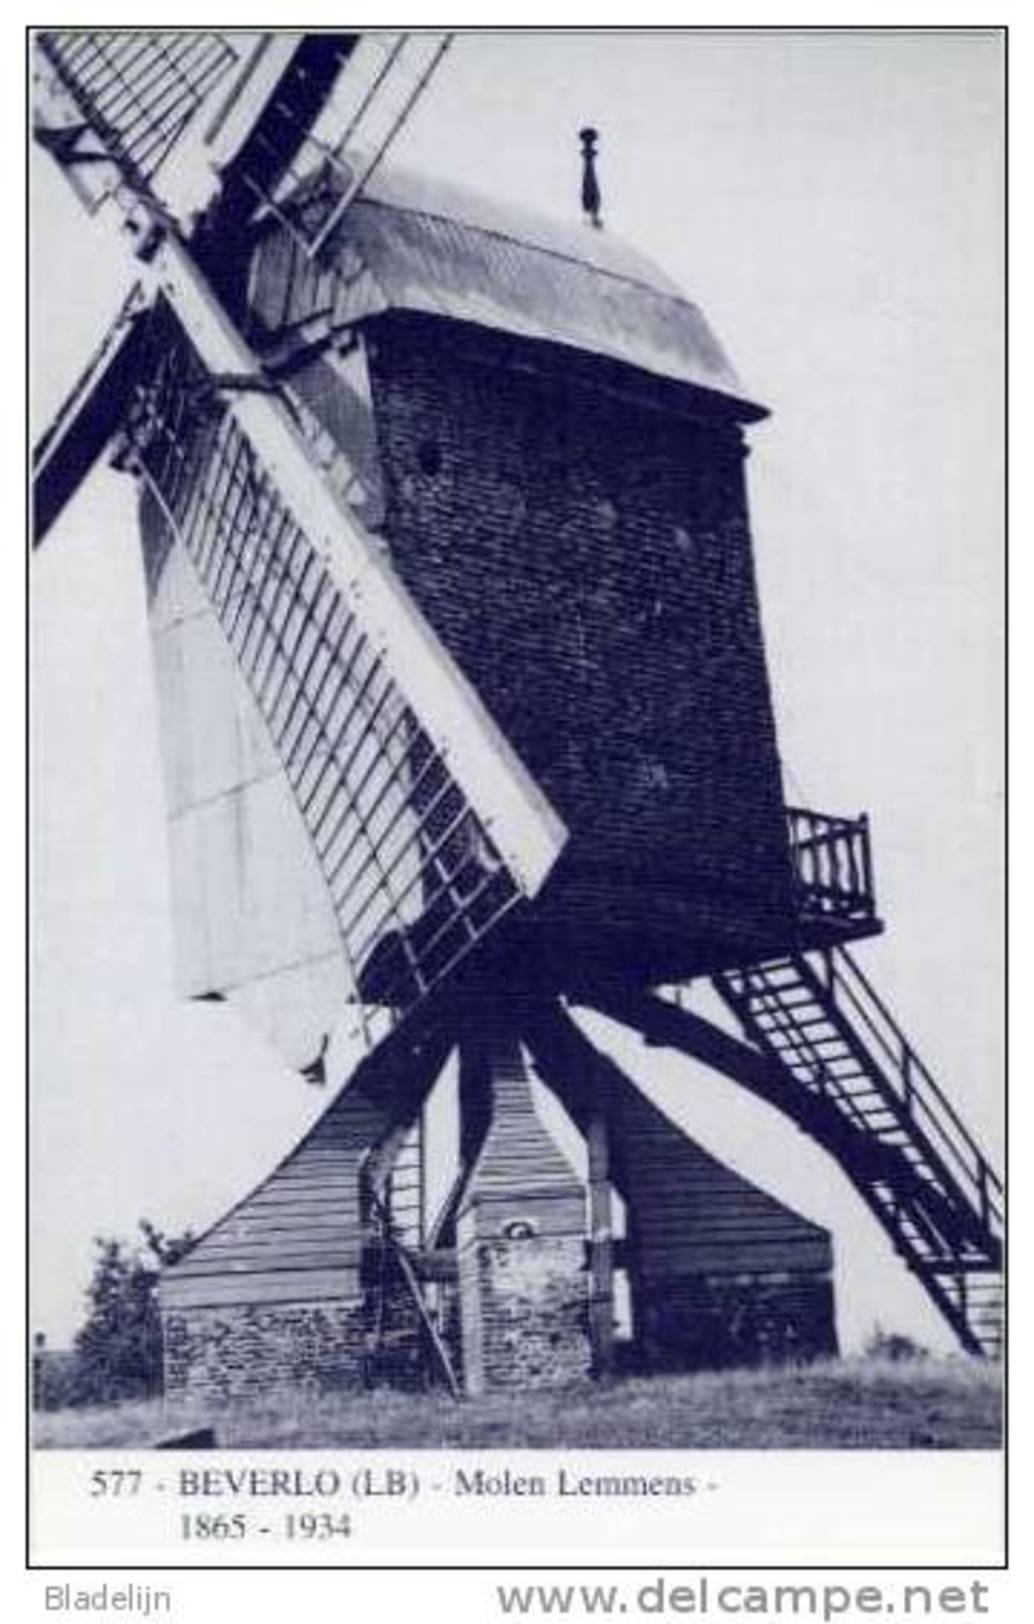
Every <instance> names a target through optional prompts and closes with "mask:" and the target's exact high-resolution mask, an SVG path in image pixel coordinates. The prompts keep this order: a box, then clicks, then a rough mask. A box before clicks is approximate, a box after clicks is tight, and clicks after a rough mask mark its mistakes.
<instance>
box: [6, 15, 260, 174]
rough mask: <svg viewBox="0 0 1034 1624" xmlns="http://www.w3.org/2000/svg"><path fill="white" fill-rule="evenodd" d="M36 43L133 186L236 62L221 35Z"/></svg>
mask: <svg viewBox="0 0 1034 1624" xmlns="http://www.w3.org/2000/svg"><path fill="white" fill-rule="evenodd" d="M37 38H38V43H39V47H40V50H41V51H42V52H43V54H44V56H45V57H46V58H47V59H48V61H49V62H50V64H51V66H52V67H53V68H54V69H55V71H56V72H57V74H58V75H59V77H60V79H61V81H62V83H63V84H64V85H65V87H66V89H67V90H68V91H69V92H70V93H71V95H72V97H73V99H74V101H75V102H76V104H77V106H78V107H79V108H80V110H81V112H82V113H83V116H84V117H85V119H86V120H87V122H88V123H89V124H90V125H92V126H93V128H94V129H95V130H96V131H97V133H98V134H99V135H100V136H101V137H102V139H103V141H104V143H105V146H106V147H107V149H108V153H109V155H110V156H111V157H112V158H114V159H116V160H117V161H118V162H119V164H120V166H122V168H123V170H124V171H125V173H126V174H127V176H128V177H129V178H130V179H132V180H134V181H136V182H137V183H138V184H139V183H141V182H142V183H145V184H146V183H148V182H150V181H151V180H152V179H153V178H154V176H155V174H156V173H157V171H158V169H159V168H160V167H161V165H162V164H163V163H164V161H165V159H166V158H167V157H168V156H169V154H170V152H171V151H172V149H173V147H174V146H175V145H176V143H177V141H178V140H179V139H180V136H181V135H182V134H183V132H184V130H185V129H186V127H187V125H188V124H189V123H190V121H191V119H192V118H193V117H194V114H195V113H196V112H197V110H198V108H199V107H200V106H201V104H202V102H203V101H204V100H205V99H206V97H207V96H208V94H209V92H210V91H211V90H213V89H214V88H215V86H216V85H217V84H218V83H219V81H220V80H221V79H222V78H223V77H224V76H225V75H226V74H227V73H229V71H230V70H231V68H233V67H234V66H235V64H236V63H237V61H238V52H237V51H236V49H235V48H234V46H233V45H232V44H231V43H230V40H229V38H228V37H227V36H226V35H225V34H215V33H194V32H190V33H179V32H169V33H140V32H137V31H135V30H134V31H118V30H108V31H105V32H79V31H75V32H71V31H70V32H51V33H45V34H40V35H38V36H37Z"/></svg>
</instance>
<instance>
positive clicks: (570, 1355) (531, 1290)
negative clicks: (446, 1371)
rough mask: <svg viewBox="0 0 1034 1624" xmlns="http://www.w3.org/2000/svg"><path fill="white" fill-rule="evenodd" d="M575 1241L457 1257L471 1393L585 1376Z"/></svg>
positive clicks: (470, 1251)
mask: <svg viewBox="0 0 1034 1624" xmlns="http://www.w3.org/2000/svg"><path fill="white" fill-rule="evenodd" d="M584 1254H585V1246H584V1242H583V1240H582V1239H581V1237H580V1236H569V1235H565V1236H545V1237H536V1238H534V1239H524V1240H520V1241H511V1240H494V1239H492V1240H480V1241H475V1242H474V1243H473V1244H471V1245H469V1246H468V1247H466V1248H465V1249H464V1251H463V1252H462V1254H461V1256H460V1267H459V1272H460V1294H461V1298H462V1301H463V1305H464V1327H463V1366H464V1378H465V1386H466V1389H467V1391H468V1392H470V1393H479V1392H483V1391H485V1390H487V1389H497V1390H498V1389H510V1390H514V1389H516V1390H520V1391H527V1390H528V1389H529V1388H535V1387H561V1386H564V1385H565V1384H567V1383H568V1382H572V1381H577V1380H579V1379H581V1378H582V1377H584V1376H587V1375H588V1374H589V1369H590V1365H591V1354H590V1347H589V1336H588V1280H587V1276H586V1274H585V1272H584Z"/></svg>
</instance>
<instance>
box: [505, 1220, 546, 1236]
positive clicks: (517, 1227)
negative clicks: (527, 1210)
mask: <svg viewBox="0 0 1034 1624" xmlns="http://www.w3.org/2000/svg"><path fill="white" fill-rule="evenodd" d="M537 1234H538V1225H537V1224H536V1223H535V1222H534V1220H533V1219H531V1218H510V1219H508V1220H507V1222H506V1223H505V1224H504V1225H503V1235H504V1237H505V1238H506V1239H507V1240H508V1241H530V1240H531V1239H532V1237H533V1236H535V1235H537Z"/></svg>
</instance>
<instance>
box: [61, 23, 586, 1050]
mask: <svg viewBox="0 0 1034 1624" xmlns="http://www.w3.org/2000/svg"><path fill="white" fill-rule="evenodd" d="M147 38H148V40H149V39H150V38H151V36H147ZM121 49H122V48H121V47H120V50H121ZM163 51H164V47H163V46H159V47H157V56H156V65H157V63H159V62H160V63H162V64H164V61H165V57H164V55H163V54H162V53H163ZM45 54H46V55H47V58H48V60H49V61H50V62H51V64H52V65H53V66H55V67H56V69H57V71H58V74H59V77H60V79H61V82H62V84H63V85H64V86H65V88H66V89H67V88H69V86H70V84H72V82H73V81H74V85H73V95H74V100H75V102H76V104H77V106H78V108H79V110H80V112H81V113H82V114H84V115H85V116H87V118H88V120H89V121H90V123H91V126H92V133H93V136H94V137H95V138H96V139H98V140H99V141H100V142H102V143H103V144H104V150H105V152H106V153H107V155H108V158H109V160H110V166H111V168H112V169H113V171H114V172H115V173H116V174H117V175H118V177H119V179H118V184H116V185H113V186H112V187H111V188H110V189H109V192H110V195H113V196H114V197H115V198H116V199H117V201H118V203H119V204H120V205H121V208H122V211H123V213H124V214H125V215H126V216H127V218H128V221H129V224H130V227H131V228H135V232H136V236H137V240H138V241H140V240H141V239H143V240H144V248H143V257H144V259H145V261H146V265H145V268H144V274H143V278H142V279H143V281H144V282H145V284H146V285H147V286H148V287H149V289H150V293H151V297H152V300H153V310H152V313H151V314H150V316H149V317H148V319H147V333H146V340H145V342H144V347H143V353H142V354H141V355H140V356H139V357H138V360H137V374H136V384H135V387H134V389H133V391H132V403H131V407H130V410H129V416H128V421H127V424H126V435H125V447H124V453H123V455H124V456H125V457H127V458H128V460H129V461H130V463H131V465H132V466H133V467H134V468H135V469H136V470H137V471H138V473H139V474H140V476H141V478H142V480H143V481H144V483H145V485H146V488H147V491H148V493H149V497H150V499H151V501H152V503H154V504H155V505H156V506H157V508H158V509H159V510H160V513H161V516H162V519H163V522H164V523H165V524H166V525H167V526H168V529H169V531H170V532H171V535H172V536H173V537H174V538H175V540H176V542H177V543H178V545H179V546H180V547H182V549H183V551H184V552H185V554H186V555H187V556H188V557H189V558H190V560H191V562H192V565H193V567H194V569H195V571H196V574H197V577H198V579H199V581H200V583H201V585H202V587H203V589H204V592H205V594H206V597H207V599H208V601H209V603H210V605H211V607H212V609H213V610H214V612H215V615H216V617H217V618H218V621H219V624H220V626H221V628H222V632H223V634H224V636H225V639H226V641H227V643H228V645H229V647H230V648H231V649H232V650H233V652H234V655H235V658H236V661H237V665H238V668H239V671H240V673H241V674H242V675H243V677H244V679H245V681H246V682H247V684H248V687H249V689H250V691H251V695H252V697H253V699H254V701H255V703H256V704H257V706H258V709H259V712H260V713H261V715H262V717H263V719H264V722H265V724H266V726H267V727H268V729H269V732H270V736H271V738H272V739H273V741H274V743H275V747H276V750H277V753H278V756H279V759H280V762H281V764H282V768H283V771H284V773H285V775H286V777H287V779H288V781H289V782H290V784H291V787H292V790H293V793H294V797H295V801H296V804H297V808H298V810H299V812H300V814H301V820H302V824H303V825H304V831H305V833H307V836H308V840H309V842H310V845H311V849H312V851H313V853H314V854H315V857H316V861H317V863H318V865H319V868H320V871H321V873H322V875H323V879H324V882H325V884H326V887H327V891H328V894H329V896H330V898H331V903H332V907H333V912H334V917H335V919H336V923H337V929H338V933H339V939H340V944H341V950H342V954H343V958H344V961H345V963H346V964H347V966H348V970H349V977H350V987H351V994H350V996H351V999H352V1000H353V1002H354V1004H355V1007H356V1009H357V1012H358V1013H357V1022H358V1025H359V1026H360V1027H361V1029H362V1031H363V1034H364V1036H365V1037H366V1038H367V1040H368V1041H371V1042H372V1041H374V1040H375V1038H376V1036H377V1035H378V1033H379V1032H380V1031H382V1030H383V1029H384V1028H385V1026H386V1024H389V1023H390V1022H391V1021H392V1020H393V1019H394V1018H395V1017H396V1016H397V1015H398V1014H400V1013H405V1012H406V1011H408V1010H410V1009H412V1008H413V1007H414V1006H415V1005H416V1004H418V1003H420V1002H421V1001H422V1000H423V999H424V998H425V997H427V995H428V994H429V993H430V992H431V991H432V990H433V989H434V988H436V987H437V986H438V985H439V984H440V983H441V982H442V981H443V980H444V979H445V978H446V977H447V976H449V975H450V974H451V973H452V971H453V970H454V969H456V967H457V966H458V965H459V964H460V963H461V962H462V961H463V960H464V959H466V957H467V956H468V954H469V953H470V951H471V949H472V948H474V947H475V946H477V945H478V944H479V943H480V942H481V940H482V939H483V938H484V936H485V935H486V933H487V932H488V931H489V930H490V929H491V928H492V927H493V926H494V925H495V924H496V923H497V922H498V921H499V920H500V919H501V918H502V917H503V916H504V915H506V914H507V913H509V912H510V910H511V909H512V908H513V907H514V906H515V905H516V904H517V903H518V902H519V901H520V899H521V898H522V897H525V896H530V895H534V894H535V892H536V891H537V890H538V889H539V887H540V886H541V884H542V883H543V881H544V879H545V877H546V875H547V874H548V872H549V870H550V869H551V867H552V865H553V863H554V861H555V859H556V857H557V855H558V853H559V850H560V847H561V845H562V843H563V840H564V830H563V826H562V824H561V823H560V821H559V819H558V818H557V817H556V815H555V813H554V812H553V811H552V808H551V807H550V806H549V805H548V803H547V802H546V800H545V798H544V797H543V796H542V794H541V792H540V791H539V790H538V789H537V787H536V786H535V785H534V783H533V781H532V780H531V779H530V777H529V776H528V775H527V773H526V772H525V771H524V769H523V767H522V766H521V763H520V762H519V760H518V758H517V757H516V755H515V754H514V752H513V751H512V749H511V748H510V747H509V745H508V744H507V742H506V740H505V738H504V737H503V735H502V734H501V733H500V732H499V730H498V728H497V727H496V726H495V724H494V723H493V722H492V720H491V718H490V717H489V716H488V713H487V712H486V711H485V710H484V707H483V706H482V705H481V703H480V701H479V700H478V698H477V696H476V694H475V693H474V691H473V690H472V689H471V688H470V687H469V685H468V684H467V682H466V681H465V679H464V678H463V677H462V676H461V675H460V673H459V671H458V669H457V668H456V667H455V665H454V664H453V662H452V661H451V659H450V657H449V656H448V655H447V654H446V652H445V650H444V649H443V648H442V646H441V645H440V643H439V642H438V640H437V638H436V637H435V635H434V633H433V632H432V631H431V630H430V628H429V627H428V625H427V624H426V622H425V621H424V620H423V618H422V617H421V615H420V613H419V611H418V610H417V609H416V608H415V606H414V604H413V603H412V601H411V600H410V599H409V597H408V595H407V594H406V592H405V590H404V589H403V588H402V586H401V585H400V583H399V582H398V581H397V579H395V578H394V577H393V575H392V574H391V573H390V571H389V570H387V569H386V567H385V566H384V564H383V562H382V561H381V560H380V558H379V557H378V556H377V553H376V550H375V549H374V547H372V546H371V543H370V541H369V538H368V537H367V536H365V535H364V534H363V533H362V530H361V527H360V526H359V525H358V524H357V522H356V520H355V518H354V517H353V516H352V514H351V513H350V511H349V510H348V508H347V506H346V505H345V504H344V503H342V502H341V500H340V499H339V498H338V497H337V496H336V495H335V493H334V491H333V490H332V489H331V488H330V486H329V485H328V483H327V482H326V481H325V479H324V478H323V474H322V471H321V469H320V468H319V466H318V464H317V463H316V462H315V461H314V459H313V457H312V455H311V452H310V449H309V448H308V446H307V445H306V444H305V442H304V440H303V438H302V436H301V434H300V433H299V430H298V427H297V424H296V422H295V421H294V420H292V417H291V416H290V415H289V413H288V411H287V410H286V409H285V408H284V406H283V404H282V403H281V401H280V400H279V399H275V398H274V395H275V389H274V386H272V385H271V384H270V383H269V382H268V380H267V379H265V377H264V375H263V373H262V371H261V368H260V366H259V364H258V362H257V360H256V358H255V357H254V355H253V354H252V352H251V350H250V349H249V347H248V346H247V344H246V343H245V342H244V340H243V338H242V337H241V335H240V333H239V332H238V331H237V330H236V328H235V327H234V325H233V323H232V321H231V320H230V319H229V317H228V316H227V314H226V312H225V310H224V309H223V308H222V307H221V306H220V303H219V301H218V300H217V299H216V298H215V297H214V295H213V294H212V292H211V290H210V287H209V285H208V283H207V281H206V279H205V275H204V273H203V272H202V270H201V269H200V267H199V266H198V264H197V263H196V261H195V260H194V258H193V257H192V256H191V254H190V253H189V252H188V251H187V250H186V248H185V247H184V245H183V243H182V241H181V240H180V237H179V233H178V231H177V230H176V228H175V227H174V226H172V225H170V223H169V221H168V219H167V215H166V212H165V210H164V209H163V208H162V207H161V206H160V205H159V204H158V203H157V202H156V201H155V199H154V197H153V194H152V192H151V191H150V189H149V187H150V181H151V180H152V178H153V175H154V173H155V169H154V168H152V167H151V159H152V158H153V157H154V155H155V153H156V152H157V150H158V148H157V145H148V146H146V147H144V146H136V145H134V144H133V141H134V138H135V126H134V125H133V123H132V121H129V122H128V123H117V122H116V111H117V110H120V109H121V107H122V103H121V102H115V101H114V100H113V99H111V95H110V91H109V87H108V83H107V80H105V81H104V85H103V89H104V95H105V97H107V98H108V99H105V100H103V101H102V102H101V101H98V100H97V96H98V94H99V93H98V91H97V90H96V88H95V86H94V82H93V81H92V80H90V81H86V80H84V78H83V74H84V62H85V61H86V60H87V58H86V54H85V51H80V50H79V49H78V47H77V46H75V45H70V44H68V43H59V44H55V42H54V40H53V39H50V40H49V41H48V42H47V44H46V46H45ZM99 55H100V57H101V59H102V61H103V62H104V64H105V67H106V68H107V66H108V64H109V61H110V51H106V50H101V51H100V53H99ZM199 57H200V53H199ZM89 60H90V61H91V62H92V61H93V58H89ZM117 61H118V64H119V70H120V72H121V73H122V75H123V76H125V75H126V74H127V73H128V72H129V68H130V64H129V63H128V61H127V60H126V58H125V56H124V55H120V56H119V57H118V58H117ZM140 71H142V69H141V70H140ZM213 71H214V70H213ZM191 105H192V107H193V109H194V111H196V106H197V101H196V99H195V101H194V102H193V103H192V104H191ZM183 127H184V126H183V125H182V124H181V125H180V126H178V127H177V128H178V132H180V131H182V128H183ZM169 128H170V130H171V125H170V126H169ZM172 139H173V138H172V137H171V135H170V137H169V140H170V142H171V140H172ZM155 141H157V136H155ZM164 150H166V151H167V150H168V149H167V148H166V149H164ZM141 210H142V211H143V220H142V222H141ZM188 335H189V336H188ZM213 990H223V989H221V988H215V989H213Z"/></svg>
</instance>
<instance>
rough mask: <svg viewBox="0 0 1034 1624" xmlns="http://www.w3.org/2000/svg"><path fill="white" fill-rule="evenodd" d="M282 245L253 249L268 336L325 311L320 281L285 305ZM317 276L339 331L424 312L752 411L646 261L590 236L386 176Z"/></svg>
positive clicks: (384, 172) (471, 196) (711, 341)
mask: <svg viewBox="0 0 1034 1624" xmlns="http://www.w3.org/2000/svg"><path fill="white" fill-rule="evenodd" d="M278 236H279V234H278V233H275V232H274V233H273V234H272V235H271V236H270V237H267V238H266V239H265V241H264V243H263V244H262V245H260V247H259V251H258V260H257V275H256V276H255V278H254V280H253V289H254V298H255V304H256V307H257V309H258V312H259V314H260V315H262V316H263V319H264V320H265V321H266V322H267V325H270V326H271V327H273V329H274V330H275V329H276V328H279V327H283V326H287V325H293V324H295V323H297V322H303V321H306V320H307V319H309V318H310V317H311V316H313V315H315V314H316V313H317V312H318V311H319V310H321V309H325V308H326V303H327V286H326V279H325V278H324V277H316V276H312V275H310V276H298V275H295V274H291V276H290V284H291V286H290V289H289V290H288V292H287V293H286V296H285V294H284V292H283V287H282V279H283V273H284V267H283V260H282V258H281V257H280V256H281V255H282V253H283V246H284V245H283V239H282V238H280V239H279V243H278ZM298 252H300V250H298ZM324 262H325V263H326V264H328V265H334V266H336V267H337V268H338V272H339V274H338V277H337V278H336V280H337V283H338V286H337V288H336V291H335V292H334V294H333V299H334V312H333V314H334V320H335V321H336V322H352V321H358V320H361V319H363V318H364V317H369V316H373V315H376V314H378V313H382V312H384V311H387V310H410V311H420V312H423V313H426V314H431V315H437V316H445V317H449V318H451V319H452V320H455V321H464V322H469V323H474V324H476V325H479V326H483V327H490V328H495V329H498V330H502V331H505V332H509V333H513V334H516V335H518V336H520V337H526V338H533V339H539V340H545V341H548V342H552V343H556V344H563V345H567V346H569V347H572V348H575V349H578V350H581V351H585V352H588V353H590V354H594V355H603V356H606V357H608V358H609V359H612V360H616V361H623V362H625V363H627V364H629V365H632V366H635V367H638V368H640V369H642V370H644V371H646V372H650V373H653V374H655V375H657V376H660V377H664V378H669V379H672V380H674V381H676V382H679V383H686V384H691V385H695V386H696V387H698V388H704V389H708V390H711V391H714V392H716V393H718V394H722V395H725V396H728V397H731V398H733V399H735V400H738V401H741V402H742V401H747V397H745V395H744V391H743V387H742V385H741V384H740V381H739V379H738V378H737V376H736V373H735V372H734V370H733V368H732V365H731V364H730V362H729V360H728V358H727V356H726V355H725V352H724V350H723V349H722V347H721V345H720V344H719V342H718V340H717V338H716V337H715V335H714V333H713V332H712V331H711V328H710V327H709V325H708V323H707V321H706V319H705V317H704V316H703V314H702V313H701V311H700V310H699V309H698V308H697V306H696V305H694V304H693V303H691V302H690V301H689V300H688V299H686V298H685V297H684V296H683V294H682V293H681V292H680V291H679V289H678V288H677V287H676V285H675V284H674V283H673V282H672V281H671V280H670V278H669V277H668V276H667V275H666V274H665V273H664V272H663V271H661V270H660V269H659V268H658V267H657V266H656V265H655V264H654V263H653V261H651V260H650V259H648V258H647V257H646V256H645V255H643V254H640V253H639V252H637V251H636V250H635V249H633V248H630V247H629V246H628V245H627V244H626V243H624V242H622V241H621V240H620V239H619V238H616V237H614V236H613V235H612V234H611V233H610V232H608V231H606V230H594V229H593V228H592V227H591V226H590V225H588V224H584V225H583V224H577V225H568V224H565V223H563V222H559V221H556V220H552V219H550V218H548V217H546V216H543V215H537V214H533V213H531V212H529V211H527V210H525V209H519V208H516V207H513V206H511V205H510V204H503V203H500V202H499V200H498V199H495V198H488V197H485V196H484V195H482V194H480V193H477V192H475V191H473V190H470V189H468V188H460V187H457V186H454V185H451V184H448V183H446V182H443V181H440V180H437V179H430V178H429V177H427V176H424V175H417V174H414V173H413V172H411V171H407V170H403V169H400V168H394V169H387V168H385V169H381V170H378V171H377V173H376V174H375V176H374V177H373V178H372V179H371V180H370V182H369V183H368V185H367V187H366V189H365V191H364V192H363V194H362V196H361V197H360V198H359V199H357V201H356V202H355V203H353V204H352V205H351V207H350V208H349V209H348V210H347V212H346V213H345V215H344V217H343V219H342V221H341V223H340V225H339V226H338V227H337V228H336V230H335V231H334V233H333V236H332V238H331V240H330V242H329V244H328V246H327V253H326V259H325V261H324ZM267 267H268V272H269V273H271V275H272V279H273V280H272V281H271V280H270V277H269V275H268V274H265V273H266V272H267ZM342 273H344V274H342ZM285 299H286V306H285ZM748 404H749V401H748ZM756 413H757V408H754V410H753V412H752V415H756Z"/></svg>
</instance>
